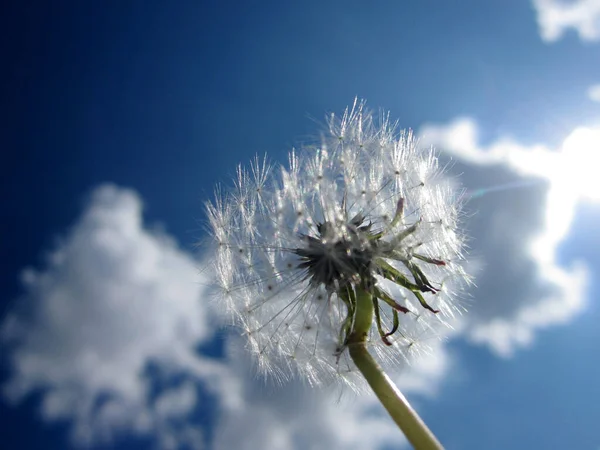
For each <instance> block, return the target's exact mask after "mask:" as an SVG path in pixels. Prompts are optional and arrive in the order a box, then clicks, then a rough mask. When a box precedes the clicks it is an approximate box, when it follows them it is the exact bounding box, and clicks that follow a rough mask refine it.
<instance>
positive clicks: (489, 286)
mask: <svg viewBox="0 0 600 450" xmlns="http://www.w3.org/2000/svg"><path fill="white" fill-rule="evenodd" d="M477 132H478V130H477V125H476V124H475V122H474V121H472V120H470V119H467V118H461V119H457V120H455V121H453V122H452V123H450V124H448V125H445V126H434V125H429V126H425V127H424V128H423V129H422V130H421V135H422V142H423V143H424V144H432V145H435V146H436V147H438V148H440V149H442V150H444V151H445V152H446V153H447V154H448V155H451V156H454V157H456V158H457V162H456V166H457V167H455V169H456V170H459V171H461V172H463V173H464V176H463V177H462V178H461V181H463V182H465V183H466V184H467V187H470V188H472V189H471V191H470V193H469V194H470V197H471V202H470V204H469V206H470V208H472V209H474V210H475V211H477V213H476V214H474V216H473V217H472V218H471V220H470V221H469V223H468V226H469V228H470V230H471V233H472V236H473V247H474V250H475V255H481V256H480V257H479V259H480V261H481V265H482V269H481V273H480V274H479V275H478V277H477V284H478V289H477V290H476V291H475V292H474V294H473V295H474V297H475V299H474V301H473V302H472V305H471V307H470V308H469V309H470V311H469V314H468V315H467V321H468V324H467V326H466V327H465V330H464V332H465V333H466V335H467V336H468V338H469V339H470V340H472V341H473V342H477V343H481V344H486V345H488V346H489V347H490V348H491V349H492V350H493V351H494V352H495V353H496V354H498V355H502V356H510V355H511V354H512V353H513V352H514V351H515V350H516V349H517V348H519V347H523V346H527V345H529V344H530V343H531V342H532V341H533V338H534V335H535V332H536V331H537V330H538V329H542V328H545V327H549V326H552V325H557V324H563V323H567V322H569V321H570V320H572V318H573V317H575V316H576V315H578V314H579V313H580V312H581V311H582V310H583V309H584V307H585V289H586V285H587V271H586V268H585V266H584V265H583V264H581V263H578V264H574V265H573V266H572V267H569V268H564V267H561V266H560V265H559V264H558V262H557V258H556V254H557V249H558V247H559V245H560V243H561V242H562V240H563V239H564V238H565V236H566V235H567V234H568V232H569V229H570V226H571V222H572V219H573V216H574V214H575V207H576V205H577V203H578V202H579V201H581V200H582V199H584V198H590V199H596V198H598V197H600V184H598V183H597V181H596V177H595V175H594V174H593V173H587V172H589V171H590V169H589V168H590V167H596V166H597V164H596V163H595V162H594V161H592V158H594V155H595V153H594V152H592V151H590V149H592V148H593V147H595V146H596V148H597V147H598V146H600V132H597V131H593V130H588V129H583V128H582V129H577V130H575V131H574V132H573V133H572V134H571V135H570V136H569V137H568V138H567V139H566V140H565V143H564V145H563V147H562V148H561V149H559V150H551V149H549V148H547V147H545V146H542V145H530V146H525V145H522V144H519V143H518V142H515V141H514V140H511V139H500V140H498V141H497V142H494V143H492V144H490V145H487V146H481V145H480V144H479V142H478V136H477ZM481 188H483V189H481Z"/></svg>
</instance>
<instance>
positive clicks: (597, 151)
mask: <svg viewBox="0 0 600 450" xmlns="http://www.w3.org/2000/svg"><path fill="white" fill-rule="evenodd" d="M559 171H560V172H561V175H562V176H564V179H566V180H568V182H569V184H570V185H571V188H572V189H573V190H574V191H575V192H576V193H577V194H578V195H580V196H582V197H585V198H587V199H589V200H592V201H598V202H600V128H596V129H593V128H583V127H580V128H577V129H575V130H574V131H573V132H572V133H571V134H570V135H569V136H568V137H567V138H566V139H565V141H564V142H563V147H562V151H561V167H560V168H559Z"/></svg>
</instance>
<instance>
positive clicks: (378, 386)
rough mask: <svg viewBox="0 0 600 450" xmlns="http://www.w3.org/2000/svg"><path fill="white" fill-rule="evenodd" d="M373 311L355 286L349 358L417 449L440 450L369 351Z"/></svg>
mask: <svg viewBox="0 0 600 450" xmlns="http://www.w3.org/2000/svg"><path fill="white" fill-rule="evenodd" d="M373 314H374V306H373V298H372V296H371V294H370V293H369V292H367V291H366V289H363V288H360V287H357V288H356V309H355V315H354V324H353V328H352V331H351V333H350V335H349V336H348V341H347V345H348V350H349V352H350V357H351V358H352V360H353V361H354V364H356V367H358V370H360V372H361V373H362V374H363V376H364V377H365V379H366V380H367V382H368V383H369V386H371V389H373V392H375V395H376V396H377V398H378V399H379V401H380V402H381V404H382V405H383V407H384V408H385V409H386V410H387V412H388V413H389V414H390V416H391V417H392V419H393V420H394V422H396V424H397V425H398V427H399V428H400V429H401V430H402V432H403V433H404V435H405V436H406V438H407V439H408V441H409V442H410V443H411V444H412V446H413V447H414V448H415V449H416V450H440V449H443V447H442V444H440V442H439V441H438V440H437V438H436V437H435V436H434V435H433V433H432V432H431V430H430V429H429V428H428V427H427V425H425V423H424V422H423V420H421V418H420V417H419V415H418V414H417V413H416V411H415V410H414V409H413V408H412V407H411V406H410V404H409V403H408V401H407V400H406V398H405V397H404V395H402V393H401V392H400V390H399V389H398V388H397V387H396V385H395V384H394V383H393V382H392V380H391V379H390V378H389V377H388V376H387V375H386V373H385V372H384V371H383V369H382V368H381V366H380V365H379V364H377V361H375V359H373V357H372V356H371V354H370V353H369V352H368V350H367V344H366V342H367V337H368V333H369V330H370V328H371V324H372V323H373Z"/></svg>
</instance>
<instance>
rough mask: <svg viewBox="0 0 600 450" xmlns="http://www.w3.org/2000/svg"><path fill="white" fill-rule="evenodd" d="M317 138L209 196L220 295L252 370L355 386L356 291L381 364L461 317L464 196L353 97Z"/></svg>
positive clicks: (425, 153)
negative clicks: (362, 297) (252, 357)
mask: <svg viewBox="0 0 600 450" xmlns="http://www.w3.org/2000/svg"><path fill="white" fill-rule="evenodd" d="M328 124H329V128H328V131H327V133H325V134H324V136H323V137H322V140H321V142H320V143H319V145H316V146H313V147H307V148H303V149H301V150H300V151H298V152H297V151H295V150H294V151H292V152H291V153H290V156H289V163H288V165H287V166H286V167H275V166H272V165H270V164H269V163H268V162H267V161H266V159H263V160H261V159H258V158H256V159H255V160H254V161H253V162H252V164H251V165H250V168H249V170H246V169H243V168H242V167H240V168H239V169H238V176H237V179H236V182H235V187H234V189H233V190H231V191H230V192H229V193H227V194H221V191H220V190H217V195H216V199H215V201H214V202H213V203H209V204H207V211H208V216H209V220H210V225H211V230H212V234H213V237H214V239H215V241H216V243H217V244H218V245H216V246H215V252H216V256H215V260H214V264H215V269H216V276H217V282H216V284H217V285H218V288H219V297H218V298H219V301H221V302H223V304H224V307H226V309H227V310H228V311H229V312H230V313H231V314H232V317H233V319H234V320H235V321H236V323H237V324H238V325H240V326H241V327H242V329H243V330H244V334H245V335H246V336H247V338H248V343H249V348H250V349H251V351H252V352H253V353H254V354H256V355H257V357H258V363H259V368H260V369H262V370H263V371H264V372H272V373H275V374H276V375H277V376H279V377H287V376H290V375H293V374H300V375H302V376H304V377H306V379H308V380H309V381H310V382H311V383H327V382H329V381H331V380H339V379H342V380H345V381H348V382H350V383H351V382H352V380H353V379H354V378H353V373H354V372H355V368H354V366H353V363H352V362H351V361H350V359H349V357H348V354H347V353H348V352H347V351H346V350H347V349H346V339H347V337H348V334H349V332H350V329H351V326H352V321H353V313H354V302H355V298H356V297H355V293H356V290H357V289H362V290H366V291H367V292H369V293H370V294H371V295H372V297H373V299H374V305H375V318H374V321H373V325H372V328H371V333H370V336H369V342H370V344H371V345H372V349H374V350H375V352H374V353H375V356H376V357H377V358H378V360H379V362H380V363H382V364H384V365H388V364H390V363H391V364H398V363H404V362H406V360H407V358H408V357H410V355H412V354H413V353H414V352H415V351H420V350H422V349H423V346H424V345H425V343H423V342H421V341H420V338H421V337H422V336H424V335H428V336H430V335H431V333H432V331H433V330H436V329H438V328H440V327H443V326H445V325H448V324H449V321H450V319H451V318H452V317H453V316H454V315H455V314H456V313H457V312H458V311H459V308H458V307H457V301H456V295H455V294H454V291H455V290H457V289H459V288H460V287H461V285H462V284H463V283H465V282H468V276H467V275H466V274H465V272H464V270H463V269H462V265H461V261H462V255H461V252H462V248H463V236H462V234H461V233H460V231H459V229H458V219H459V214H460V208H459V207H460V204H459V203H460V202H459V200H460V198H459V197H460V196H459V195H458V194H457V191H456V188H455V187H454V183H453V180H450V179H449V178H448V177H446V176H445V175H444V173H443V171H442V170H441V169H440V168H439V167H438V160H437V156H436V154H435V152H434V151H433V150H431V149H421V148H419V147H418V145H417V142H416V140H415V139H414V137H413V135H412V133H411V132H410V131H408V132H407V131H401V132H400V133H396V130H395V126H394V125H393V124H391V123H390V122H389V119H388V117H387V116H384V117H383V119H382V120H381V121H380V122H379V123H375V122H374V120H373V116H372V114H371V113H370V112H369V111H367V110H365V108H364V103H363V102H359V101H355V103H354V105H353V106H352V108H349V109H347V110H346V111H345V113H344V114H343V115H342V116H341V117H337V116H335V115H331V117H330V119H329V122H328Z"/></svg>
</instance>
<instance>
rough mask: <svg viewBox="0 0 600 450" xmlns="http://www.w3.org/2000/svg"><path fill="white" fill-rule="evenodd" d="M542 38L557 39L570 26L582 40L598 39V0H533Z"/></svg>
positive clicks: (599, 6)
mask: <svg viewBox="0 0 600 450" xmlns="http://www.w3.org/2000/svg"><path fill="white" fill-rule="evenodd" d="M533 6H534V8H535V10H536V13H537V22H538V25H539V28H540V34H541V36H542V39H543V40H544V41H546V42H555V41H558V40H559V39H560V38H562V36H563V35H564V33H565V32H566V31H567V30H568V29H570V28H572V29H573V30H575V31H576V32H577V34H578V35H579V38H580V39H581V40H583V41H598V40H600V0H570V1H568V0H533Z"/></svg>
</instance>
